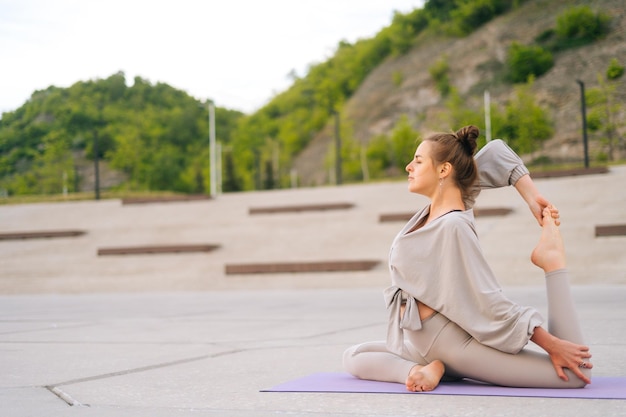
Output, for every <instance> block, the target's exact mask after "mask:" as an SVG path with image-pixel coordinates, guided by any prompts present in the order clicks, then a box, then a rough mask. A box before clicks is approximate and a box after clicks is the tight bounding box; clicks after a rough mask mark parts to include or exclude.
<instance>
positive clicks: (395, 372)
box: [343, 341, 444, 391]
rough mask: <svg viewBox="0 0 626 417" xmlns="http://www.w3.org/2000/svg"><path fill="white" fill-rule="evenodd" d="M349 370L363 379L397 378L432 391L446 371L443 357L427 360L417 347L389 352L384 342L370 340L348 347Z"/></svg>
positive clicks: (412, 387)
mask: <svg viewBox="0 0 626 417" xmlns="http://www.w3.org/2000/svg"><path fill="white" fill-rule="evenodd" d="M343 364H344V368H345V369H346V371H348V372H349V373H351V374H352V375H354V376H356V377H357V378H360V379H369V380H373V381H384V382H397V383H400V384H405V385H406V387H407V389H408V390H409V391H431V390H433V389H435V387H436V386H437V385H438V384H439V381H440V380H441V377H442V376H443V373H444V366H443V363H442V362H441V361H438V360H436V361H433V362H432V363H428V362H426V360H425V359H424V358H423V357H422V356H421V355H420V354H419V353H417V352H416V351H415V350H414V349H410V348H409V347H406V348H405V351H404V355H403V356H398V355H396V354H394V353H391V352H389V350H388V349H387V344H386V343H385V342H384V341H383V342H367V343H361V344H359V345H355V346H352V347H350V348H348V349H347V350H346V351H345V352H344V354H343Z"/></svg>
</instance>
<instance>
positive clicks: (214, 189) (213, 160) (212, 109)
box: [209, 101, 217, 198]
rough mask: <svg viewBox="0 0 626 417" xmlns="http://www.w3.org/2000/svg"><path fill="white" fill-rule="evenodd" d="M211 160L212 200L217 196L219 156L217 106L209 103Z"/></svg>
mask: <svg viewBox="0 0 626 417" xmlns="http://www.w3.org/2000/svg"><path fill="white" fill-rule="evenodd" d="M209 152H210V155H209V159H210V170H209V175H210V177H211V198H214V197H215V196H216V195H217V154H216V150H215V105H214V104H213V102H212V101H209Z"/></svg>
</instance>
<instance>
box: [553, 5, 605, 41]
mask: <svg viewBox="0 0 626 417" xmlns="http://www.w3.org/2000/svg"><path fill="white" fill-rule="evenodd" d="M610 20H611V18H610V16H608V15H606V14H604V13H600V12H598V13H594V12H593V11H592V10H591V8H590V7H589V6H577V7H572V8H570V9H568V10H566V11H565V12H564V13H563V14H561V15H560V16H559V17H557V21H556V29H555V32H556V35H557V37H558V38H559V40H560V42H559V43H560V45H561V47H568V46H578V45H581V44H585V43H589V42H593V41H595V40H597V39H600V38H602V37H603V36H604V35H606V34H607V33H608V31H609V22H610Z"/></svg>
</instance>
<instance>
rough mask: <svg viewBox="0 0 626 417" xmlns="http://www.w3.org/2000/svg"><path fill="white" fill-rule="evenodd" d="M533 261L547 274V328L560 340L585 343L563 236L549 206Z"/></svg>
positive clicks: (545, 213)
mask: <svg viewBox="0 0 626 417" xmlns="http://www.w3.org/2000/svg"><path fill="white" fill-rule="evenodd" d="M531 260H532V262H533V263H534V264H535V265H537V266H538V267H539V268H541V269H543V270H544V271H545V274H546V293H547V299H548V331H549V332H550V333H552V334H553V335H554V336H556V337H558V338H559V339H565V340H568V341H570V342H573V343H578V344H582V343H583V336H582V331H581V329H580V322H579V320H578V313H577V312H576V308H575V306H574V300H573V298H572V294H571V290H570V283H569V274H568V272H567V269H566V268H565V248H564V245H563V238H562V237H561V233H560V231H559V228H558V226H557V225H556V222H555V219H553V218H552V216H551V215H550V212H549V209H546V210H544V217H543V226H542V229H541V238H540V239H539V243H538V244H537V246H536V247H535V249H534V250H533V253H532V255H531Z"/></svg>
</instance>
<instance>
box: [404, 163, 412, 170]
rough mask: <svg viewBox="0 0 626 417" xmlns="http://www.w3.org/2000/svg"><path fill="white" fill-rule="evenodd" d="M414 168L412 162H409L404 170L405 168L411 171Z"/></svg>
mask: <svg viewBox="0 0 626 417" xmlns="http://www.w3.org/2000/svg"><path fill="white" fill-rule="evenodd" d="M412 168H413V167H412V164H411V163H410V162H409V163H408V164H407V165H406V168H404V170H405V171H406V172H411V169H412Z"/></svg>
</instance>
